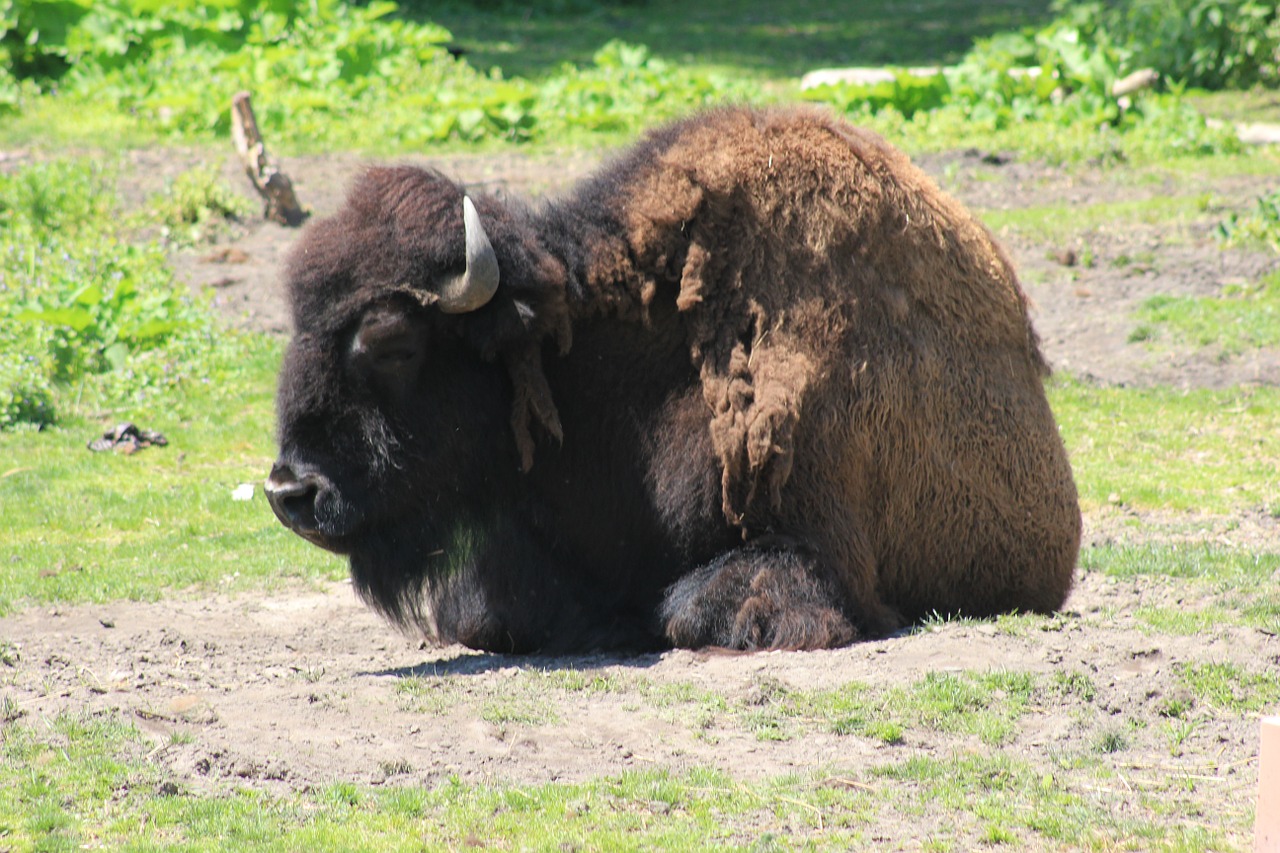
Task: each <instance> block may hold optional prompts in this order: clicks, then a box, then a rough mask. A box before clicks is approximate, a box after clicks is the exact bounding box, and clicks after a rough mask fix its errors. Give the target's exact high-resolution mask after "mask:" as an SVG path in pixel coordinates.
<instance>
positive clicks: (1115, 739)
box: [1093, 729, 1129, 755]
mask: <svg viewBox="0 0 1280 853" xmlns="http://www.w3.org/2000/svg"><path fill="white" fill-rule="evenodd" d="M1128 748H1129V738H1128V737H1127V736H1126V735H1125V733H1124V732H1123V731H1121V730H1119V729H1106V730H1104V731H1102V732H1100V733H1099V734H1098V736H1097V738H1096V739H1095V740H1094V743H1093V749H1094V752H1100V753H1103V754H1104V755H1111V754H1113V753H1116V752H1123V751H1124V750H1126V749H1128Z"/></svg>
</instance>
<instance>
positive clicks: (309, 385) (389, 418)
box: [266, 168, 563, 611]
mask: <svg viewBox="0 0 1280 853" xmlns="http://www.w3.org/2000/svg"><path fill="white" fill-rule="evenodd" d="M525 216H527V214H524V213H523V212H522V211H518V210H517V211H512V210H511V209H509V208H508V207H507V206H505V205H502V204H500V203H498V202H497V201H495V200H493V199H489V198H482V199H479V200H478V204H477V203H473V202H472V200H471V199H470V198H468V197H466V196H464V194H463V192H462V190H461V188H460V187H458V186H457V185H456V184H454V183H453V182H451V181H449V180H447V179H445V178H443V177H442V176H440V175H439V174H437V173H434V172H429V171H423V170H419V169H411V168H396V169H376V170H370V171H369V172H368V173H367V174H366V175H365V176H364V177H363V178H362V179H361V180H360V181H359V182H357V184H356V186H355V187H354V188H353V190H352V193H351V195H350V197H349V199H348V202H347V205H346V207H345V208H344V209H343V210H342V211H341V212H340V213H339V214H338V215H336V216H334V217H332V218H330V219H328V220H325V221H322V222H319V223H317V224H315V225H313V226H312V227H311V229H310V230H309V231H308V233H307V234H306V235H305V236H304V237H303V239H302V240H301V241H300V243H299V245H298V247H297V248H296V249H295V251H294V252H293V254H292V257H291V259H290V262H289V265H288V290H289V297H290V301H291V307H292V312H293V323H294V338H293V340H292V341H291V342H290V345H289V348H288V351H287V353H286V355H285V360H284V365H283V368H282V370H281V376H280V385H279V390H278V394H277V401H276V405H277V420H278V425H277V429H278V439H279V444H280V455H279V458H278V459H277V461H276V463H275V465H274V467H273V468H272V470H271V474H270V476H269V477H268V479H267V482H266V493H267V497H268V500H269V502H270V504H271V507H272V509H273V510H274V511H275V514H276V516H277V517H278V518H279V519H280V521H281V522H282V523H283V524H284V525H285V526H286V527H288V528H289V529H290V530H292V531H294V532H295V533H297V534H298V535H299V536H301V537H303V538H304V539H307V540H308V541H310V542H313V543H315V544H317V545H320V546H321V547H324V548H327V549H329V550H331V551H334V552H337V553H341V554H347V555H349V556H350V557H351V561H352V569H353V572H354V573H355V575H356V580H357V582H362V573H363V574H364V575H366V577H363V584H364V586H363V591H365V592H366V593H370V592H371V595H370V597H371V598H373V599H375V602H376V603H378V604H380V605H382V606H383V609H384V610H388V611H395V610H396V609H397V608H396V605H395V604H394V602H393V601H390V600H384V599H386V598H388V597H389V598H394V597H395V596H399V595H402V594H404V587H405V586H406V584H405V583H404V580H405V576H408V575H414V576H417V575H418V574H421V573H422V572H424V571H426V566H427V564H428V563H429V562H430V561H429V559H428V558H429V557H430V556H431V555H433V554H437V553H439V552H440V551H441V549H442V548H445V547H446V545H447V543H448V542H449V541H451V539H456V538H457V537H458V536H459V535H460V533H459V530H458V528H459V527H460V526H468V525H470V526H472V527H473V526H474V520H473V518H472V517H473V516H475V515H477V514H480V513H483V512H484V507H486V506H487V505H489V504H490V503H491V500H490V499H489V496H491V495H493V494H495V493H497V494H504V493H509V492H510V491H511V488H510V486H511V480H512V479H513V478H514V477H517V476H518V469H519V465H518V456H517V453H516V443H515V442H513V441H512V440H511V436H510V428H511V424H512V422H513V419H512V412H513V400H515V399H517V398H520V397H521V394H520V388H519V387H518V386H517V385H516V384H515V383H514V382H513V376H515V375H517V374H518V373H519V371H518V370H516V369H515V368H514V367H513V365H515V364H517V363H521V361H522V358H521V356H522V354H523V355H524V356H528V354H529V353H530V351H531V350H532V352H533V353H534V354H535V357H536V352H537V344H538V342H539V341H540V339H541V337H542V336H544V334H545V332H546V330H547V328H548V323H554V320H549V319H548V318H551V317H553V316H554V315H555V314H556V313H557V305H560V306H562V305H563V286H562V285H563V270H562V268H560V267H559V266H558V265H557V264H555V263H553V262H550V261H549V259H548V256H547V255H546V253H545V252H544V251H543V250H542V249H541V248H540V247H539V246H538V245H537V244H536V241H534V240H532V239H531V238H530V237H529V236H528V235H529V234H530V233H531V232H530V231H529V230H528V229H527V228H526V227H525V226H524V217H525ZM557 274H558V275H559V277H560V279H561V281H560V282H559V283H560V285H561V286H560V287H556V284H557V282H556V281H555V278H556V276H557ZM500 278H501V279H502V282H503V287H502V288H501V290H500V289H499V279H500ZM526 360H527V359H526ZM504 367H505V368H506V369H504ZM538 375H539V376H541V373H540V370H539V371H538ZM544 384H545V380H544ZM389 550H390V551H394V552H395V553H389ZM382 587H385V589H386V596H384V595H383V593H382V592H380V591H379V590H380V588H382ZM392 590H394V591H395V592H394V594H393V592H392Z"/></svg>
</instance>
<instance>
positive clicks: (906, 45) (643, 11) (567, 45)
mask: <svg viewBox="0 0 1280 853" xmlns="http://www.w3.org/2000/svg"><path fill="white" fill-rule="evenodd" d="M1049 7H1050V3H1049V2H1048V0H1031V2H1014V0H1001V2H996V3H983V2H976V0H960V2H954V1H953V0H923V2H919V3H912V4H905V5H904V4H901V3H893V2H887V0H873V2H869V3H861V2H855V0H835V2H819V0H796V2H787V3H776V2H768V0H728V2H724V3H704V4H694V5H690V4H688V3H680V2H676V0H643V2H625V0H623V2H609V3H590V2H586V0H560V1H559V2H555V0H544V2H536V3H532V4H524V3H521V4H516V3H503V2H475V3H464V2H449V3H444V4H441V3H425V2H420V0H405V2H403V3H402V4H401V8H402V9H403V10H404V12H405V13H406V14H408V15H411V16H414V17H424V18H427V19H429V20H432V21H435V22H437V23H439V24H442V25H443V26H444V27H445V28H446V29H448V30H449V31H450V32H451V33H452V34H453V41H454V43H455V44H457V45H459V46H461V47H463V48H464V49H466V51H467V54H466V58H467V60H468V61H469V62H470V63H471V64H472V65H473V66H475V67H476V68H478V69H481V70H488V69H490V68H494V67H497V68H501V69H502V71H503V73H504V74H506V75H507V76H508V77H511V76H521V77H530V78H535V79H536V78H541V77H544V76H546V75H548V74H550V73H552V72H554V71H555V70H556V69H557V68H558V67H559V66H560V64H561V63H563V62H575V63H584V62H586V61H588V60H589V59H590V58H591V55H592V54H593V53H594V52H595V51H596V50H597V49H598V48H599V47H600V45H602V44H604V43H605V42H607V41H609V40H610V39H613V38H623V39H626V40H627V41H630V42H634V43H639V44H647V45H649V46H650V47H651V48H652V49H653V50H654V51H655V52H656V53H657V54H658V55H659V56H661V57H663V58H664V59H667V60H669V61H671V62H679V63H682V64H699V65H707V66H711V67H713V68H716V69H719V70H722V71H726V72H732V73H733V74H735V75H745V76H748V77H752V78H756V79H758V80H761V81H767V80H771V79H776V78H785V77H799V76H801V75H802V74H804V73H805V72H807V71H811V70H813V69H815V68H823V67H830V66H845V65H884V64H894V65H900V66H911V65H939V64H948V63H954V62H956V61H958V60H959V59H960V58H961V57H962V56H963V55H964V54H965V52H967V51H968V50H969V48H970V47H971V46H972V44H973V41H974V39H976V38H980V37H985V36H990V35H992V34H994V33H997V32H1001V31H1004V30H1017V29H1022V28H1023V27H1033V26H1039V25H1043V24H1045V23H1047V22H1048V20H1049V19H1050V17H1051V14H1050V8H1049Z"/></svg>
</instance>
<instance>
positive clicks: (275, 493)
mask: <svg viewBox="0 0 1280 853" xmlns="http://www.w3.org/2000/svg"><path fill="white" fill-rule="evenodd" d="M327 484H328V483H327V481H326V480H325V479H324V478H323V477H321V476H320V475H318V474H304V475H303V476H301V477H299V476H298V475H297V474H296V473H295V472H294V470H293V469H292V468H290V467H289V466H288V465H281V464H279V463H277V464H276V465H275V466H274V467H273V468H272V469H271V476H269V477H268V478H267V482H266V484H265V485H264V490H265V491H266V493H267V501H268V502H269V503H270V504H271V509H272V510H273V511H274V512H275V514H276V518H278V519H280V522H281V523H282V524H284V525H285V526H286V527H288V528H290V529H292V530H296V531H298V532H299V533H304V532H311V531H314V530H316V529H317V527H318V526H319V523H318V522H317V520H316V500H317V498H318V497H319V496H320V493H321V492H322V491H324V489H325V488H326V487H327Z"/></svg>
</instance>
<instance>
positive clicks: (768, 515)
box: [267, 108, 1080, 652]
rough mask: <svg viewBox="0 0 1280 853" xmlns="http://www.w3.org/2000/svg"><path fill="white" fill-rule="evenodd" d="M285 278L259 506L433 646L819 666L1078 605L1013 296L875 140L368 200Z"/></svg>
mask: <svg viewBox="0 0 1280 853" xmlns="http://www.w3.org/2000/svg"><path fill="white" fill-rule="evenodd" d="M287 277H288V281H287V285H288V293H289V298H290V304H291V309H292V313H293V324H294V337H293V339H292V341H291V343H290V345H289V348H288V351H287V353H286V355H285V359H284V364H283V367H282V370H281V375H280V385H279V392H278V399H277V413H278V438H279V442H280V457H279V460H278V461H277V462H276V464H275V467H274V468H273V469H272V471H271V475H270V478H269V479H268V480H267V494H268V496H269V498H270V502H271V506H272V508H273V509H274V510H275V513H276V515H277V516H278V517H279V519H280V521H281V522H283V523H284V524H285V525H286V526H287V527H289V528H290V529H292V530H293V531H295V532H296V533H297V534H298V535H300V536H302V537H303V538H305V539H307V540H308V541H310V542H313V543H315V544H317V545H319V546H321V547H324V548H327V549H329V550H331V551H334V552H336V553H339V554H344V555H346V556H347V557H348V558H349V560H350V564H351V573H352V577H353V580H354V583H355V586H356V589H357V590H358V591H359V593H360V595H361V596H362V597H363V598H364V600H365V601H367V602H368V603H369V604H370V605H372V606H373V607H374V608H376V609H377V610H379V611H380V612H381V613H383V614H384V615H385V616H387V617H388V618H389V619H391V620H392V621H394V622H396V623H398V624H400V625H402V626H404V627H407V628H413V629H417V630H420V631H422V632H423V633H425V634H426V635H428V636H429V637H432V638H434V639H435V640H437V641H440V642H459V643H464V644H466V645H468V646H471V647H474V648H478V649H488V650H494V651H504V652H510V651H516V652H527V651H547V652H552V651H567V650H577V649H588V648H655V647H661V646H669V645H677V646H704V645H717V646H727V647H732V648H740V649H757V648H818V647H828V646H834V645H840V644H844V643H848V642H850V641H852V640H854V639H857V638H863V637H874V636H879V635H883V634H885V633H886V632H889V631H892V630H894V629H896V628H898V627H900V626H902V625H903V624H906V623H907V622H909V621H910V620H915V619H919V618H921V617H922V616H924V615H927V614H931V613H935V612H937V613H954V614H969V615H988V614H993V613H1000V612H1007V611H1036V612H1048V611H1052V610H1054V609H1056V608H1057V607H1059V606H1060V605H1061V604H1062V602H1063V600H1064V598H1065V597H1066V595H1067V593H1068V591H1069V589H1070V587H1071V582H1072V575H1073V572H1074V567H1075V560H1076V556H1077V551H1078V549H1079V541H1080V511H1079V506H1078V502H1077V498H1076V491H1075V485H1074V482H1073V480H1072V476H1071V469H1070V466H1069V464H1068V462H1067V457H1066V453H1065V451H1064V448H1063V445H1062V441H1061V439H1060V438H1059V435H1058V431H1057V428H1056V426H1055V424H1054V420H1053V415H1052V413H1051V412H1050V410H1049V406H1048V403H1047V401H1046V398H1045V393H1044V386H1043V378H1044V376H1045V375H1046V374H1047V372H1048V370H1047V366H1046V364H1045V361H1044V359H1043V357H1042V356H1041V353H1040V349H1039V342H1038V339H1037V337H1036V334H1035V332H1034V330H1033V329H1032V326H1031V322H1030V320H1029V318H1028V315H1027V299H1026V296H1025V295H1024V293H1023V291H1022V289H1021V287H1020V286H1019V284H1018V282H1017V279H1016V277H1015V275H1014V273H1013V270H1012V266H1011V265H1010V263H1009V260H1008V259H1007V257H1006V256H1005V254H1004V253H1003V252H1002V251H1001V250H1000V248H998V247H997V246H996V244H995V243H994V241H993V240H992V237H991V235H990V234H989V233H988V232H987V230H986V229H985V228H983V226H982V225H980V224H979V223H978V222H977V221H976V220H975V219H974V218H973V217H972V216H970V215H969V214H968V213H967V212H966V211H965V210H964V209H963V208H962V207H961V206H960V205H959V204H958V203H956V202H955V201H954V200H952V199H951V198H949V197H948V196H947V195H945V194H944V193H942V192H941V191H940V190H939V189H938V188H937V187H936V186H935V185H934V184H933V183H932V182H931V181H930V180H929V179H928V178H927V177H926V176H925V175H924V174H923V173H922V172H920V171H919V170H918V169H916V168H915V167H914V166H912V165H911V164H910V163H909V162H908V160H907V159H906V158H905V157H904V156H903V155H901V154H900V153H898V152H897V151H895V150H894V149H893V148H891V147H889V146H888V145H887V144H886V143H885V142H884V141H883V140H881V139H880V138H879V137H877V136H875V135H874V134H871V133H868V132H866V131H864V130H859V129H857V128H854V127H851V126H849V125H847V124H844V123H842V122H839V121H837V120H835V119H832V118H829V117H826V116H825V115H822V114H820V113H817V112H814V111H808V110H798V109H777V110H765V111H756V110H749V109H736V108H735V109H723V110H719V111H714V112H710V113H707V114H704V115H701V116H697V117H694V118H691V119H689V120H686V121H683V122H681V123H677V124H674V125H671V126H669V127H666V128H664V129H661V130H658V131H656V132H654V133H652V134H650V135H649V136H648V137H646V138H645V139H644V140H643V141H641V142H640V143H639V144H638V145H636V146H635V147H634V148H632V149H631V150H630V151H629V152H627V153H625V154H624V155H622V156H621V157H619V158H618V159H616V160H615V161H614V162H612V163H611V164H609V165H608V166H607V167H605V168H603V169H602V170H601V171H600V172H599V173H598V174H596V176H595V177H593V178H591V179H589V180H587V181H585V182H584V183H583V184H581V185H580V186H578V187H577V188H576V189H575V190H574V191H573V192H571V193H570V194H569V195H568V196H566V197H564V198H560V199H554V200H550V201H546V202H543V203H542V204H540V205H538V206H536V207H535V206H530V205H525V204H522V203H520V202H518V201H512V200H504V199H499V198H496V197H494V196H491V195H485V194H472V195H468V194H466V193H465V192H464V189H463V187H462V186H460V185H459V184H457V183H455V182H454V181H452V180H449V179H448V178H446V177H444V176H443V175H440V174H439V173H436V172H434V171H429V170H422V169H416V168H408V167H401V168H376V169H370V170H368V171H367V172H365V173H364V174H363V175H362V176H361V177H360V178H359V179H358V180H357V181H356V183H355V184H354V186H353V188H352V190H351V192H350V196H349V198H348V200H347V203H346V205H345V207H344V208H343V209H342V210H341V211H340V212H339V213H338V214H337V215H335V216H333V217H331V218H329V219H327V220H325V221H321V222H318V223H316V224H314V225H312V226H311V227H310V229H309V230H308V232H307V233H306V234H305V235H304V237H303V239H302V240H301V242H300V243H299V245H298V246H297V248H296V249H295V250H294V252H293V254H292V257H291V259H290V262H289V265H288V273H287Z"/></svg>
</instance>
